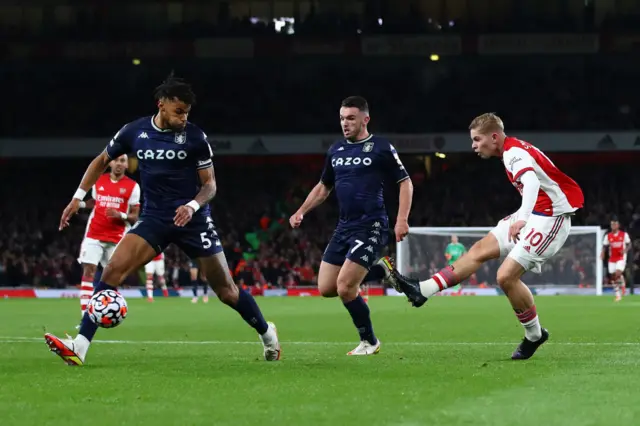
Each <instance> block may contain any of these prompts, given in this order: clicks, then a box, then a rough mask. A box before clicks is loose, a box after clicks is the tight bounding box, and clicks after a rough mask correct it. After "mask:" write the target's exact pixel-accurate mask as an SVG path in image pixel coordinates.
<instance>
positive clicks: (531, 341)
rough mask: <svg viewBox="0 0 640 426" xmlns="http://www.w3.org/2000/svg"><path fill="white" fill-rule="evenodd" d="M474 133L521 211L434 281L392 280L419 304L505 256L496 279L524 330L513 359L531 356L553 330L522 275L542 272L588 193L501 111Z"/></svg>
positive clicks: (480, 121) (479, 150) (476, 146)
mask: <svg viewBox="0 0 640 426" xmlns="http://www.w3.org/2000/svg"><path fill="white" fill-rule="evenodd" d="M469 131H470V136H471V140H472V144H471V145H472V148H473V150H474V151H475V152H476V154H478V156H480V157H481V158H484V159H487V158H491V157H498V158H502V162H503V163H504V167H505V168H506V171H507V177H508V178H509V181H510V182H511V184H512V185H513V186H514V187H515V188H516V189H517V190H518V192H520V195H522V204H521V205H520V209H518V211H517V212H516V213H514V214H512V215H510V216H507V217H506V218H504V219H503V220H501V221H500V222H499V223H498V225H497V226H496V227H495V228H494V229H493V230H492V231H491V232H489V234H487V236H485V237H484V238H483V239H482V240H480V241H478V242H476V243H475V244H474V245H473V246H472V247H471V249H470V250H469V251H468V252H467V253H466V254H464V255H463V256H462V257H460V259H458V260H457V261H456V262H454V263H453V264H452V265H450V266H447V267H446V268H444V269H442V270H441V271H440V272H438V273H437V274H435V275H434V276H433V277H431V278H430V279H428V280H426V281H422V282H418V280H417V279H412V278H407V277H404V276H402V275H400V274H399V273H398V272H397V270H394V271H393V276H392V283H394V284H396V285H397V287H396V288H398V289H400V291H402V292H403V293H404V294H405V295H406V296H407V298H408V299H409V301H411V302H412V304H413V305H414V306H416V307H420V306H422V305H423V304H424V303H425V302H426V301H427V298H429V297H431V296H433V295H434V294H436V293H438V292H439V291H442V290H444V289H445V288H449V287H452V286H454V285H456V284H458V283H460V282H462V281H464V280H465V279H467V278H468V277H469V276H471V274H473V273H474V272H476V271H477V270H478V269H479V268H480V266H482V264H483V263H485V262H487V261H489V260H491V259H497V258H505V259H504V261H503V263H502V265H500V268H499V269H498V272H497V277H496V281H497V282H498V285H499V286H500V288H501V289H502V291H504V293H505V295H506V296H507V298H508V299H509V302H510V303H511V306H512V308H513V310H514V311H515V314H516V317H517V318H518V320H519V321H520V323H521V324H522V326H523V327H524V332H525V337H524V338H523V339H522V343H520V345H519V346H518V347H517V348H516V350H515V351H514V352H513V354H512V355H511V358H512V359H528V358H531V357H532V356H533V354H534V353H535V352H536V350H537V349H538V348H539V347H540V345H542V344H543V343H544V342H546V341H547V340H548V338H549V333H548V331H547V330H545V329H544V328H541V327H540V321H539V319H538V313H537V310H536V305H535V303H534V300H533V294H531V290H529V288H528V287H527V286H526V285H525V284H524V283H523V282H522V281H521V280H520V278H521V277H522V275H523V274H524V273H525V272H527V271H532V272H535V273H538V274H539V273H540V272H541V269H542V265H543V264H544V263H545V262H546V261H547V260H549V259H550V258H551V257H553V256H554V255H555V254H556V253H557V252H558V251H559V250H560V249H561V248H562V246H563V245H564V243H565V241H566V239H567V237H568V236H569V232H570V230H571V216H572V215H573V214H574V213H575V212H576V211H577V210H578V209H579V208H581V207H582V206H583V204H584V196H583V194H582V190H581V189H580V187H579V186H578V184H577V183H576V182H575V181H574V180H573V179H571V178H570V177H569V176H567V175H565V174H564V173H562V172H561V171H560V170H559V169H558V168H557V167H556V166H555V164H553V162H551V160H549V158H548V157H547V156H546V155H545V154H544V153H542V151H540V150H539V149H538V148H536V147H534V146H533V145H531V144H530V143H528V142H524V141H521V140H519V139H516V138H513V137H508V136H507V135H506V134H505V133H504V124H503V122H502V120H501V119H500V117H498V116H497V115H495V114H493V113H488V114H482V115H480V116H478V117H476V118H475V119H474V120H473V121H472V122H471V124H470V125H469ZM385 265H387V264H385Z"/></svg>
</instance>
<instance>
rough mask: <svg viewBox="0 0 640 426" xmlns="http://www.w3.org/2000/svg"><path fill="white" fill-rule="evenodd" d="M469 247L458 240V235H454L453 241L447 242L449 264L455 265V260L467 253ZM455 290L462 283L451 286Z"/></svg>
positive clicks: (445, 252)
mask: <svg viewBox="0 0 640 426" xmlns="http://www.w3.org/2000/svg"><path fill="white" fill-rule="evenodd" d="M466 251H467V249H465V248H464V245H462V244H461V243H459V242H458V236H457V235H452V236H451V242H450V243H449V244H447V247H446V248H445V250H444V257H445V259H447V266H451V265H453V262H455V261H456V260H458V259H459V258H460V256H462V255H463V254H465V253H466ZM451 288H452V289H453V290H458V289H459V288H460V284H458V285H456V286H454V287H451Z"/></svg>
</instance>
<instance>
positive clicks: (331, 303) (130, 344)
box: [0, 296, 640, 426]
mask: <svg viewBox="0 0 640 426" xmlns="http://www.w3.org/2000/svg"><path fill="white" fill-rule="evenodd" d="M258 302H259V303H260V305H261V307H262V309H263V311H264V313H265V316H266V317H267V318H268V319H269V320H272V321H275V322H276V324H277V326H278V331H279V334H280V339H281V341H282V347H283V356H282V360H281V361H280V362H275V363H267V362H265V361H263V360H262V348H261V345H260V344H259V342H258V340H257V336H256V335H255V333H254V332H253V330H251V329H250V328H249V327H247V326H246V325H245V324H244V323H243V322H242V320H241V318H240V317H239V316H238V315H237V314H236V313H235V312H234V311H232V310H231V309H229V308H227V307H225V306H223V305H222V304H220V303H219V302H218V301H216V300H213V301H211V302H210V303H209V304H208V305H203V304H198V305H192V304H191V303H190V301H189V299H173V298H172V299H162V298H160V299H157V300H156V302H155V303H154V304H148V303H147V302H146V301H145V300H142V299H135V300H134V299H132V300H129V317H128V318H127V319H126V321H125V322H124V323H123V324H122V325H121V326H120V327H119V328H117V329H114V330H99V331H98V334H97V336H96V341H95V342H94V344H93V347H92V348H91V350H90V351H89V355H88V357H87V360H86V361H87V364H86V365H85V366H84V367H81V368H73V367H68V366H66V365H64V364H63V363H62V361H61V360H60V359H59V358H58V357H56V356H54V355H52V354H50V353H49V352H48V350H47V348H46V346H45V344H44V340H42V338H41V337H42V334H43V333H42V330H43V327H44V326H46V327H47V330H48V331H51V332H54V333H59V334H62V333H64V331H69V332H70V333H71V334H75V330H74V326H75V325H76V323H77V321H78V319H79V318H78V317H79V313H78V301H77V300H42V299H40V300H33V299H32V300H17V299H9V300H0V424H1V425H2V426H9V425H20V426H24V425H60V424H65V425H94V424H95V425H111V424H114V425H115V424H117V425H136V426H145V425H153V426H158V425H216V426H221V425H259V426H266V425H279V426H282V425H286V426H288V425H305V426H306V425H335V426H337V425H351V424H359V425H362V424H366V425H433V426H453V425H469V426H481V425H487V426H489V425H490V426H501V425H505V426H507V425H508V426H513V425H514V424H515V425H518V426H528V425H536V426H541V425H542V426H553V425H558V426H573V425H575V426H578V425H580V426H586V425H588V426H590V425H594V426H595V425H607V426H613V425H615V426H622V425H639V424H640V391H639V390H638V389H640V339H639V336H640V334H639V331H640V330H639V328H640V298H637V297H628V298H626V299H625V300H624V301H623V302H622V303H620V304H614V303H613V301H612V298H610V297H600V298H597V297H570V296H566V297H539V298H538V299H537V306H538V312H539V314H540V318H541V320H542V324H543V325H544V326H545V327H547V328H548V329H549V331H550V333H551V339H550V341H549V343H548V344H546V345H545V346H543V347H542V348H541V350H540V351H539V352H538V354H537V355H536V356H535V357H534V358H533V359H531V360H529V361H521V362H515V361H511V360H510V359H509V356H510V354H511V352H512V350H513V349H514V348H515V346H516V345H517V343H518V342H519V340H520V339H521V337H522V334H523V332H522V329H521V326H520V324H519V323H518V322H517V320H516V318H515V316H514V314H513V312H512V311H511V309H510V308H509V305H508V302H507V300H506V299H505V298H502V297H441V298H434V299H433V300H430V301H429V303H428V304H427V305H426V306H425V307H423V308H421V309H414V308H411V307H410V306H409V305H408V304H407V303H406V302H404V299H403V298H399V297H398V298H392V297H387V298H385V297H377V298H372V299H371V301H370V306H371V309H372V315H373V321H374V326H375V330H376V333H377V335H378V337H379V338H380V340H381V341H382V350H381V352H380V354H379V355H377V356H370V357H358V358H355V357H347V356H346V355H345V354H346V352H347V351H349V350H350V349H352V348H354V347H355V346H356V344H357V343H358V342H357V340H358V338H357V334H356V332H355V330H354V328H353V325H352V323H351V320H350V318H349V316H348V314H347V312H346V311H345V309H344V308H343V307H342V305H341V303H340V302H339V301H338V300H326V299H321V298H266V299H265V298H260V299H259V300H258ZM101 341H102V342H101Z"/></svg>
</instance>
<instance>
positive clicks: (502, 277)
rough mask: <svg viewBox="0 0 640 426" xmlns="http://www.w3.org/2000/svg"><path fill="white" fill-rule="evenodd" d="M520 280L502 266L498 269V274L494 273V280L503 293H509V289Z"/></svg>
mask: <svg viewBox="0 0 640 426" xmlns="http://www.w3.org/2000/svg"><path fill="white" fill-rule="evenodd" d="M519 280H520V277H515V276H513V275H512V274H511V273H510V272H508V271H506V270H505V269H504V268H500V269H498V274H497V275H496V282H497V283H498V285H499V286H500V288H501V289H502V291H504V292H505V294H509V290H511V288H512V287H513V286H514V284H515V283H517V282H518V281H519Z"/></svg>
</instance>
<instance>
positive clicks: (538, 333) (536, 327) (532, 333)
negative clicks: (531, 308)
mask: <svg viewBox="0 0 640 426" xmlns="http://www.w3.org/2000/svg"><path fill="white" fill-rule="evenodd" d="M522 326H523V327H524V337H526V338H527V339H528V340H530V341H532V342H535V341H538V340H540V338H541V337H542V328H541V327H540V321H539V320H538V316H537V315H536V317H535V318H534V319H532V320H531V321H529V322H525V323H522Z"/></svg>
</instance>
